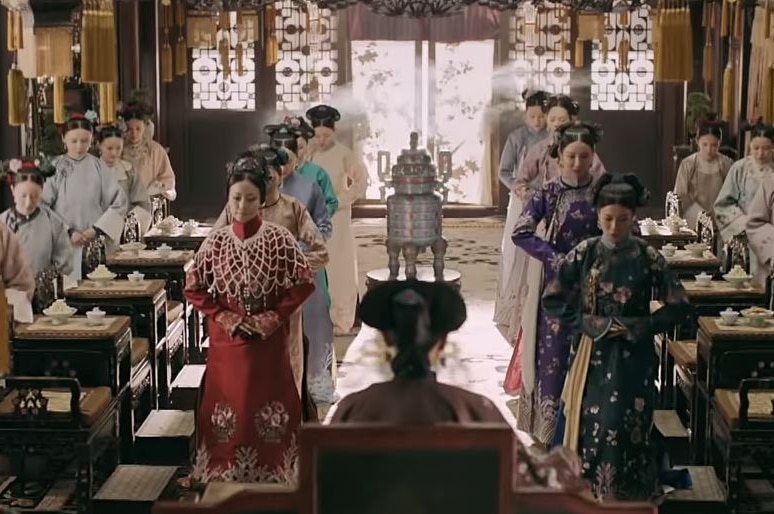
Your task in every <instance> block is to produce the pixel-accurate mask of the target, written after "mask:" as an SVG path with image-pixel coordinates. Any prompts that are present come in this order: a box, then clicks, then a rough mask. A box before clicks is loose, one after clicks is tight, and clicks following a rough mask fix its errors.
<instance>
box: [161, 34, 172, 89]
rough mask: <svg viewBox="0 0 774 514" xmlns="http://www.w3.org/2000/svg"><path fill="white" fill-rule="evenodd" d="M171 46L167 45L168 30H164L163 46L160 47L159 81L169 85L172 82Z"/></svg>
mask: <svg viewBox="0 0 774 514" xmlns="http://www.w3.org/2000/svg"><path fill="white" fill-rule="evenodd" d="M173 65H174V64H173V60H172V46H171V45H170V44H169V29H165V30H164V46H162V47H161V81H162V82H165V83H167V84H168V83H170V82H172V81H173V80H174V74H173V73H172V67H173Z"/></svg>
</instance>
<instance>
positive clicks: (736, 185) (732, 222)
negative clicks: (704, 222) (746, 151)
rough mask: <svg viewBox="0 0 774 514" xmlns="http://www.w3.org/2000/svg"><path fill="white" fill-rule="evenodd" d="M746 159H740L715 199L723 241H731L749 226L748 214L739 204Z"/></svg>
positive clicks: (717, 218) (716, 215)
mask: <svg viewBox="0 0 774 514" xmlns="http://www.w3.org/2000/svg"><path fill="white" fill-rule="evenodd" d="M743 179H744V161H743V160H742V161H738V162H737V163H735V164H734V165H733V166H732V167H731V171H730V172H729V173H728V176H726V179H725V180H724V181H723V187H722V188H720V193H719V194H718V198H717V200H715V207H714V211H715V221H717V224H718V228H719V229H720V236H721V237H722V238H723V241H730V240H731V238H733V237H734V236H736V235H738V234H741V233H742V232H744V231H745V229H746V227H747V214H745V212H744V211H743V210H742V208H741V207H740V206H739V199H740V197H741V195H742V191H743V187H744V184H743Z"/></svg>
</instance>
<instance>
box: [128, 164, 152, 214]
mask: <svg viewBox="0 0 774 514" xmlns="http://www.w3.org/2000/svg"><path fill="white" fill-rule="evenodd" d="M127 175H128V177H129V206H130V207H131V208H135V207H139V208H140V209H143V210H145V211H148V212H149V213H150V212H151V211H152V210H153V207H152V206H151V199H150V195H149V194H148V189H147V188H146V187H145V186H143V185H142V180H140V177H139V175H137V174H136V173H134V172H133V171H129V172H127Z"/></svg>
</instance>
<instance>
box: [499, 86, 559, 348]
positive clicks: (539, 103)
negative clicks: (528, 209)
mask: <svg viewBox="0 0 774 514" xmlns="http://www.w3.org/2000/svg"><path fill="white" fill-rule="evenodd" d="M521 96H522V98H523V99H524V103H525V109H526V112H525V121H524V124H523V125H522V126H520V127H519V128H517V129H516V130H514V131H513V132H511V133H510V134H509V135H508V139H507V140H506V141H505V147H504V148H503V153H502V156H501V157H500V182H501V183H502V184H503V185H504V186H505V187H507V188H508V190H509V191H510V195H509V198H510V199H509V200H508V213H507V216H506V219H505V229H504V230H503V240H502V244H501V245H500V254H501V256H500V273H499V279H498V281H497V296H496V297H495V313H494V321H495V323H497V324H498V325H503V326H506V327H508V332H507V335H506V338H507V339H508V340H509V341H512V340H513V339H514V338H515V336H516V333H517V331H518V330H519V327H518V326H514V325H516V323H514V321H516V319H517V318H518V316H517V315H516V306H517V304H518V296H517V295H518V293H519V289H520V285H521V283H522V281H521V280H519V279H518V276H519V275H521V274H523V273H524V272H526V264H527V254H525V253H524V251H523V250H521V249H519V248H516V246H515V245H514V244H513V241H511V233H512V232H513V224H514V223H516V220H517V219H518V217H519V216H520V215H521V211H522V209H524V200H523V199H522V197H521V196H520V195H517V194H516V193H515V192H514V190H513V185H514V182H515V180H516V176H517V172H518V171H519V165H520V164H521V162H522V161H523V160H524V156H525V155H526V154H527V151H528V150H529V149H530V148H531V147H532V146H534V145H535V143H537V142H538V141H541V140H543V139H545V138H546V137H547V136H548V131H547V130H546V115H545V113H544V112H543V105H544V104H545V102H546V101H547V100H548V98H549V95H548V93H546V92H545V91H530V90H528V89H525V90H524V92H523V93H522V94H521Z"/></svg>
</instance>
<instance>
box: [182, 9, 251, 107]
mask: <svg viewBox="0 0 774 514" xmlns="http://www.w3.org/2000/svg"><path fill="white" fill-rule="evenodd" d="M231 27H232V28H231V30H230V31H229V33H228V34H224V31H222V30H219V31H218V34H217V38H216V40H217V41H221V40H222V39H223V37H224V35H225V36H226V37H228V38H229V41H230V50H229V61H230V73H229V76H228V77H226V76H225V74H224V73H223V65H222V63H221V57H220V52H218V50H217V49H215V48H194V49H192V50H191V61H192V65H191V68H192V70H193V73H192V77H193V84H192V89H193V91H192V93H193V94H192V97H193V108H194V109H213V110H231V111H254V110H255V44H254V43H253V42H252V41H244V42H242V47H243V51H244V53H243V56H244V57H243V63H244V70H243V73H242V74H241V75H240V74H239V72H238V70H237V59H236V45H237V44H238V34H237V30H236V12H232V13H231Z"/></svg>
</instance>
